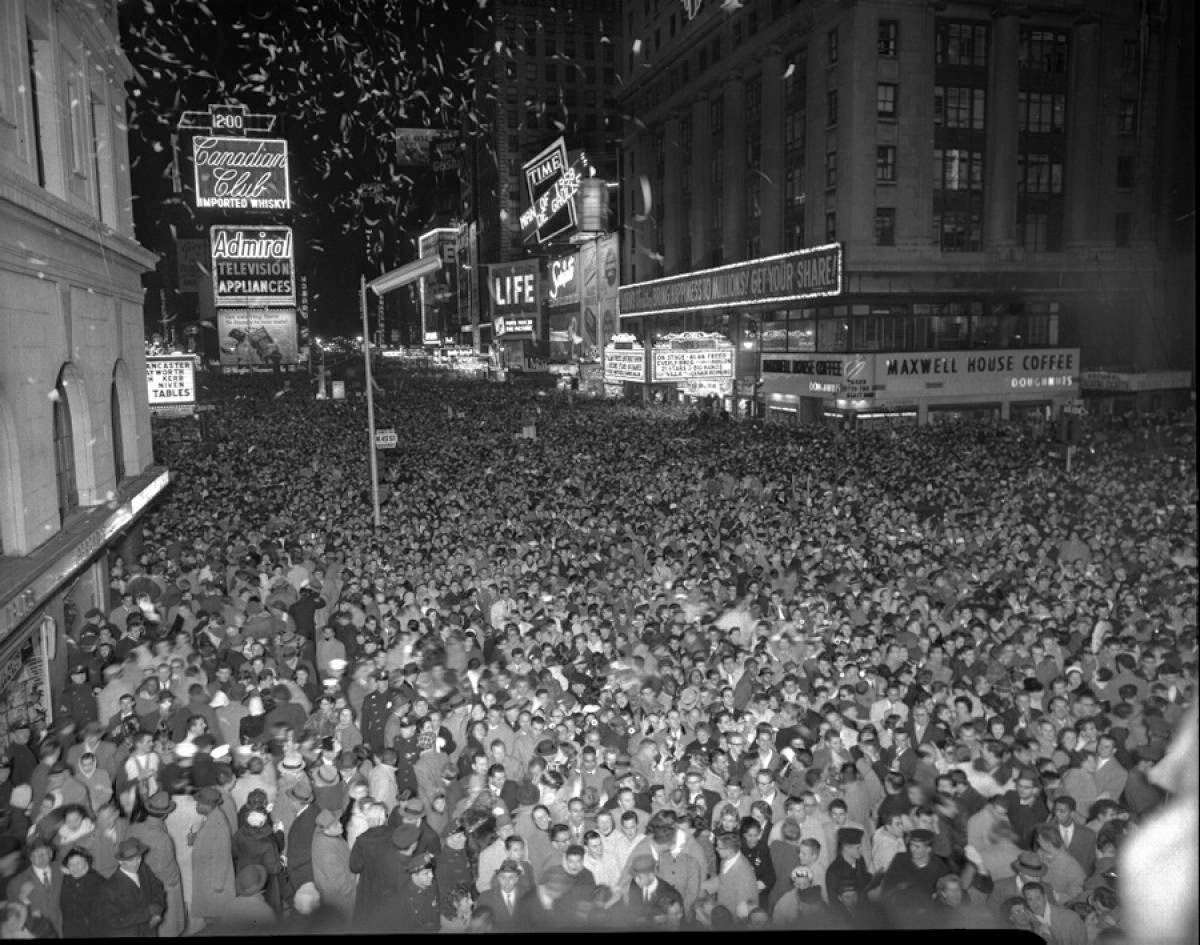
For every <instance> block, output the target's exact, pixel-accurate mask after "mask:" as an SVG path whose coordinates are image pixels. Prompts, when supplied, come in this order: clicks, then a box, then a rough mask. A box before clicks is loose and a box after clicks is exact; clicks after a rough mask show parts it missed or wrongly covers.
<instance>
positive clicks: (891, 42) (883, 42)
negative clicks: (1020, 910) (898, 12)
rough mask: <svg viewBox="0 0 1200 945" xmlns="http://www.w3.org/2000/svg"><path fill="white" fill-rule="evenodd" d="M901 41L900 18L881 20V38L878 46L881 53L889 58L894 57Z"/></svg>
mask: <svg viewBox="0 0 1200 945" xmlns="http://www.w3.org/2000/svg"><path fill="white" fill-rule="evenodd" d="M899 41H900V23H899V21H898V20H880V21H879V39H878V42H877V47H878V50H879V55H881V56H886V57H888V58H889V59H891V58H894V57H895V55H896V49H897V46H898V44H899Z"/></svg>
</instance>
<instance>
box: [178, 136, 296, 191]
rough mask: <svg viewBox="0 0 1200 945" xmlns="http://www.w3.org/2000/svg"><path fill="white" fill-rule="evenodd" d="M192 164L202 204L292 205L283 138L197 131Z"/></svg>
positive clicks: (286, 151)
mask: <svg viewBox="0 0 1200 945" xmlns="http://www.w3.org/2000/svg"><path fill="white" fill-rule="evenodd" d="M192 165H193V171H194V174H195V185H196V206H197V207H198V208H201V209H205V208H217V209H227V210H286V209H288V208H289V207H290V206H291V205H292V201H291V195H290V193H289V181H288V147H287V141H285V140H283V139H282V138H223V137H215V136H209V135H197V136H196V137H194V138H193V139H192Z"/></svg>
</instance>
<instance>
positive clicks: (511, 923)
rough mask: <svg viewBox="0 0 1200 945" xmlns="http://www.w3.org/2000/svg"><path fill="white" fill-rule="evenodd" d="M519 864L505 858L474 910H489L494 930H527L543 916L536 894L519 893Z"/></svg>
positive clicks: (531, 891) (531, 892)
mask: <svg viewBox="0 0 1200 945" xmlns="http://www.w3.org/2000/svg"><path fill="white" fill-rule="evenodd" d="M520 879H521V867H520V864H518V863H517V862H516V861H515V860H505V861H504V862H503V863H501V864H500V868H499V869H498V870H496V885H495V886H494V887H493V888H492V889H488V890H486V891H485V892H484V893H482V894H481V895H480V897H479V900H478V902H477V903H476V904H475V908H476V909H477V910H482V909H485V908H486V909H488V910H490V912H491V914H492V922H493V928H494V929H495V931H497V932H528V931H530V929H532V928H534V926H535V925H536V924H537V923H538V922H539V920H540V919H541V916H542V911H543V910H542V907H541V903H540V902H539V900H538V897H537V893H536V892H534V891H533V890H529V891H528V892H526V893H522V892H521V891H520V889H518V886H519V884H520Z"/></svg>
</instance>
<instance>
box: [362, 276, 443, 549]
mask: <svg viewBox="0 0 1200 945" xmlns="http://www.w3.org/2000/svg"><path fill="white" fill-rule="evenodd" d="M441 268H442V258H441V256H423V257H421V258H420V259H414V260H413V261H412V262H410V263H406V264H405V265H403V266H401V267H400V268H398V269H393V270H391V271H390V272H385V273H384V274H383V275H381V276H376V277H375V278H374V279H372V280H371V281H370V282H367V277H366V276H359V281H358V304H359V308H360V309H361V310H362V328H363V333H362V335H360V336H359V339H358V340H359V341H360V342H363V346H362V349H363V366H364V367H365V369H366V380H367V437H368V439H367V449H368V450H369V452H368V453H367V456H368V457H369V458H370V464H371V507H372V510H373V512H374V516H375V517H374V522H375V527H376V528H379V526H380V525H381V524H382V516H381V515H380V511H379V457H378V456H377V455H376V447H375V390H374V385H375V381H374V380H373V379H372V377H371V343H370V341H364V339H369V338H370V337H371V332H370V329H369V328H368V327H367V289H368V288H370V289H371V291H372V292H374V293H375V294H376V295H377V296H379V297H380V298H382V297H383V293H385V292H391V291H392V290H393V289H399V288H402V287H404V286H406V285H408V284H409V283H410V282H416V281H417V280H418V279H420V278H421V277H422V276H427V275H429V274H430V273H434V272H437V271H438V270H439V269H441Z"/></svg>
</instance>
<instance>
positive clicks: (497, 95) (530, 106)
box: [463, 0, 622, 341]
mask: <svg viewBox="0 0 1200 945" xmlns="http://www.w3.org/2000/svg"><path fill="white" fill-rule="evenodd" d="M619 7H620V4H619V3H618V2H617V0H578V2H559V0H495V2H493V3H491V4H489V5H488V9H489V12H490V15H491V18H492V19H491V28H490V32H488V33H487V34H486V35H484V36H483V37H481V38H480V40H479V42H477V43H476V45H479V46H481V47H482V48H483V50H484V51H483V53H482V54H481V55H480V56H479V57H478V58H477V61H476V66H475V68H476V70H477V78H478V85H477V99H476V101H475V105H474V107H475V111H476V113H477V114H478V116H479V119H480V123H481V124H480V126H478V127H479V128H481V129H482V131H481V133H479V134H476V135H475V136H473V137H472V136H471V135H469V134H468V139H467V140H468V160H467V164H468V167H467V168H466V172H465V173H464V175H463V176H464V181H463V186H464V202H465V205H466V206H465V218H466V219H468V220H472V221H477V222H478V241H479V242H478V257H479V262H480V264H481V265H484V266H486V265H487V264H488V263H495V262H507V261H509V260H513V259H520V258H522V257H524V256H526V255H528V254H529V253H527V250H530V251H534V250H536V246H534V245H532V244H527V243H525V242H523V241H522V239H521V229H520V217H521V212H522V210H525V209H527V208H528V205H529V198H528V194H527V193H526V190H525V181H524V179H523V177H522V174H521V165H522V164H523V163H524V162H525V161H528V160H529V159H530V158H532V157H533V156H534V155H536V154H537V153H538V152H539V151H541V150H542V148H544V147H545V146H546V145H548V144H550V143H551V142H552V141H554V140H555V139H556V138H558V137H559V136H562V137H564V138H565V140H566V146H567V148H568V149H569V151H570V152H577V151H583V152H584V153H585V154H586V155H587V158H588V161H589V163H590V164H591V166H592V167H594V168H595V169H596V173H597V174H598V176H600V177H602V178H605V179H607V180H612V181H615V180H616V179H617V171H618V151H619V144H620V136H621V127H622V122H621V119H620V117H619V115H618V113H617V105H616V95H617V93H618V90H619V88H620V81H621V80H620V78H619V77H618V75H617V61H618V58H619V57H620V49H619V46H620V44H621V42H622V39H621V32H620V30H621V27H620V19H619ZM485 60H486V61H485ZM472 127H474V126H472ZM472 127H468V128H467V131H468V132H470V131H471V130H472ZM479 298H480V301H481V304H484V305H485V306H486V293H485V292H484V290H483V286H482V283H480V291H479ZM482 317H483V319H484V321H485V322H486V319H487V313H486V311H484V312H483V313H482ZM484 334H485V341H486V340H490V332H487V331H486V330H485V333H484Z"/></svg>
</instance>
